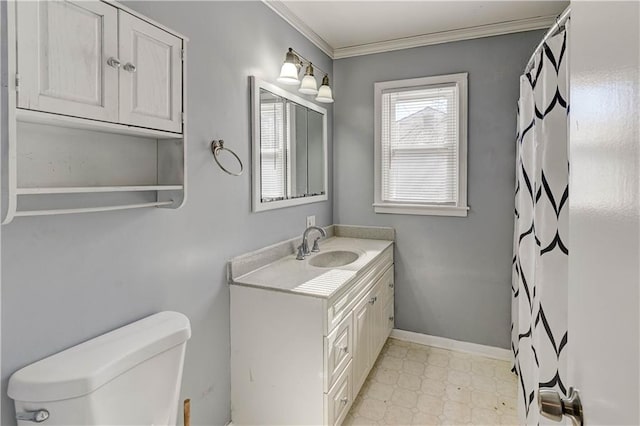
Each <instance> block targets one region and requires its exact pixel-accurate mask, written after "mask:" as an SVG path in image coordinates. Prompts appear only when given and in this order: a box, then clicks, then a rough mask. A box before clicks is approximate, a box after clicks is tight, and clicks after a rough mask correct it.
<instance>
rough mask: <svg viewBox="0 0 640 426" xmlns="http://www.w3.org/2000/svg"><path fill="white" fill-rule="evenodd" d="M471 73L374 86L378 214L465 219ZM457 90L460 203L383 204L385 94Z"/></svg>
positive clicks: (376, 205) (411, 79) (376, 206)
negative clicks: (442, 87) (391, 91)
mask: <svg viewBox="0 0 640 426" xmlns="http://www.w3.org/2000/svg"><path fill="white" fill-rule="evenodd" d="M467 81H468V73H466V72H464V73H457V74H448V75H438V76H432V77H420V78H410V79H405V80H393V81H381V82H376V83H374V126H375V129H374V182H375V183H374V187H375V189H374V203H373V208H374V211H375V213H390V214H409V215H434V216H457V217H466V216H467V211H468V210H469V207H468V206H467V117H468V102H467V101H468V89H467V86H468V83H467ZM451 83H453V84H456V85H457V86H458V105H459V120H458V126H459V129H458V135H459V138H458V200H457V202H456V204H455V205H450V204H446V205H445V204H437V203H410V204H405V203H394V202H389V201H383V200H382V169H381V167H382V158H381V157H382V156H381V153H382V131H381V129H382V93H383V92H384V91H386V90H389V89H401V90H402V89H405V90H410V89H414V88H415V89H418V88H420V87H427V86H438V85H442V84H451Z"/></svg>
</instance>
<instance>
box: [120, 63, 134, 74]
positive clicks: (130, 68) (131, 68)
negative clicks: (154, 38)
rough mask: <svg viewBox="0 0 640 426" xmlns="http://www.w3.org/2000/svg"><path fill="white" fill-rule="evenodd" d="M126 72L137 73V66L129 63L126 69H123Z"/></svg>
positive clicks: (125, 66)
mask: <svg viewBox="0 0 640 426" xmlns="http://www.w3.org/2000/svg"><path fill="white" fill-rule="evenodd" d="M122 68H123V69H124V70H125V71H129V72H136V66H135V65H133V64H132V63H131V62H127V63H126V64H125V65H124V67H122Z"/></svg>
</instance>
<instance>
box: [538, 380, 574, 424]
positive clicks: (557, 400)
mask: <svg viewBox="0 0 640 426" xmlns="http://www.w3.org/2000/svg"><path fill="white" fill-rule="evenodd" d="M538 407H539V408H540V414H542V415H543V416H545V417H546V418H548V419H551V420H553V421H556V422H560V421H562V417H563V416H567V417H569V418H570V419H571V422H572V423H573V425H574V426H582V425H583V424H584V417H583V412H582V402H581V401H580V392H578V390H577V389H574V388H569V397H567V398H562V397H561V396H560V394H558V392H556V391H554V390H552V389H540V390H538Z"/></svg>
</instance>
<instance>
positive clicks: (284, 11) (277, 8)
mask: <svg viewBox="0 0 640 426" xmlns="http://www.w3.org/2000/svg"><path fill="white" fill-rule="evenodd" d="M262 2H263V3H264V4H266V5H267V7H269V8H270V9H271V10H273V11H274V12H275V13H276V14H278V15H279V16H280V17H281V18H282V19H284V20H285V21H287V22H288V23H289V24H290V25H291V26H292V27H293V28H295V29H296V30H297V31H298V32H299V33H300V34H302V35H303V36H305V37H306V38H307V39H309V41H310V42H311V43H313V44H315V45H316V46H317V47H318V49H320V50H322V51H323V52H324V53H326V54H327V55H329V57H330V58H331V59H333V47H331V46H330V45H329V43H327V42H326V41H325V40H324V39H323V38H322V37H320V36H319V35H318V34H317V33H316V32H315V31H313V30H312V29H311V27H310V26H308V25H307V24H306V23H305V22H303V21H302V20H301V19H300V18H298V16H297V15H295V14H294V13H293V12H292V11H291V9H289V8H288V7H287V6H285V4H284V3H282V2H281V1H279V0H262Z"/></svg>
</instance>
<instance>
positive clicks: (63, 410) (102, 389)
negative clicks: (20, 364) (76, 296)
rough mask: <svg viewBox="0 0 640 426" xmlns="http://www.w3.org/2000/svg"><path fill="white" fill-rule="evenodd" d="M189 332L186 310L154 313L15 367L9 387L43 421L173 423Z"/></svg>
mask: <svg viewBox="0 0 640 426" xmlns="http://www.w3.org/2000/svg"><path fill="white" fill-rule="evenodd" d="M190 337H191V327H190V324H189V319H188V318H187V317H186V316H184V315H183V314H180V313H178V312H160V313H158V314H155V315H151V316H149V317H146V318H144V319H141V320H140V321H136V322H134V323H132V324H129V325H126V326H124V327H122V328H119V329H117V330H113V331H111V332H109V333H106V334H103V335H101V336H98V337H96V338H94V339H91V340H88V341H86V342H84V343H81V344H79V345H77V346H74V347H71V348H69V349H67V350H65V351H62V352H60V353H57V354H55V355H52V356H50V357H48V358H45V359H43V360H40V361H38V362H36V363H33V364H31V365H28V366H26V367H24V368H22V369H21V370H19V371H16V372H15V373H14V374H13V375H12V376H11V378H10V379H9V387H8V391H7V393H8V395H9V397H11V398H12V399H13V400H14V401H15V408H16V415H17V417H18V418H19V417H22V416H26V417H29V416H38V417H39V418H40V419H42V418H43V417H47V418H46V420H44V421H43V422H42V423H41V424H42V425H47V426H53V425H56V426H57V425H60V426H62V425H83V426H85V425H86V426H91V425H130V426H133V425H156V426H157V425H175V424H176V419H177V414H178V401H179V398H180V384H181V381H182V366H183V362H184V354H185V349H186V342H187V340H188V339H189V338H190ZM34 424H35V423H34V422H33V421H29V420H18V425H21V426H22V425H30V426H33V425H34Z"/></svg>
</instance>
